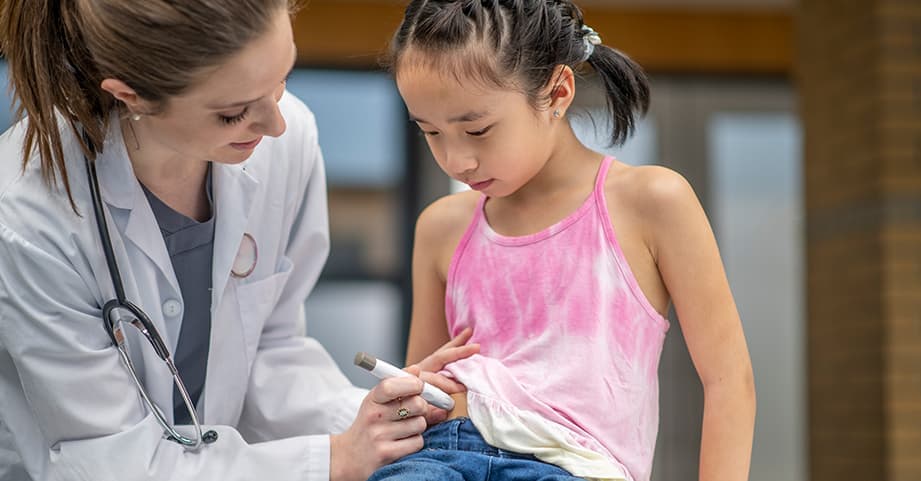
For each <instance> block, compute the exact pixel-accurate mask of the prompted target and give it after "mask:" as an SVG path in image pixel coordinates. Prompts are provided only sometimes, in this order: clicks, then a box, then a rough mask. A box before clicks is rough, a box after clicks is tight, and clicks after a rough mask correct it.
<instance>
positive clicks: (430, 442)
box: [422, 417, 536, 459]
mask: <svg viewBox="0 0 921 481" xmlns="http://www.w3.org/2000/svg"><path fill="white" fill-rule="evenodd" d="M422 438H423V440H424V441H425V448H424V449H449V450H455V451H473V452H478V453H482V454H486V455H489V456H500V457H506V458H523V459H536V458H534V456H532V455H530V454H522V453H514V452H511V451H505V450H503V449H499V448H497V447H495V446H492V445H490V444H488V443H487V442H486V440H484V439H483V436H482V435H480V432H479V431H478V430H477V428H476V426H474V425H473V422H472V421H471V420H470V418H466V417H459V418H454V419H449V420H447V421H444V422H442V423H439V424H436V425H435V426H432V427H430V428H429V429H428V430H426V431H425V433H423V434H422Z"/></svg>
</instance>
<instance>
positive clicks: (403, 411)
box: [397, 408, 409, 419]
mask: <svg viewBox="0 0 921 481" xmlns="http://www.w3.org/2000/svg"><path fill="white" fill-rule="evenodd" d="M397 416H400V419H406V416H409V409H406V408H400V409H399V410H398V411H397Z"/></svg>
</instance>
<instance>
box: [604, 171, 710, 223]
mask: <svg viewBox="0 0 921 481" xmlns="http://www.w3.org/2000/svg"><path fill="white" fill-rule="evenodd" d="M605 197H607V199H608V204H609V206H612V204H613V206H616V207H617V210H618V211H619V212H621V213H622V214H627V215H635V216H637V218H642V219H645V220H646V222H648V223H653V222H663V221H666V222H667V221H668V219H669V218H671V217H672V216H674V215H676V214H680V213H681V211H683V210H685V209H687V208H689V207H690V208H693V207H695V206H697V205H698V204H699V201H698V199H697V195H696V194H695V193H694V189H693V188H692V187H691V185H690V184H689V183H688V181H687V179H685V178H684V176H682V175H681V174H680V173H678V172H676V171H674V170H672V169H670V168H668V167H663V166H658V165H642V166H631V165H628V164H625V163H623V162H618V161H615V162H614V164H612V166H611V169H610V171H609V173H608V177H607V179H606V180H605ZM613 215H614V213H613V212H612V216H613Z"/></svg>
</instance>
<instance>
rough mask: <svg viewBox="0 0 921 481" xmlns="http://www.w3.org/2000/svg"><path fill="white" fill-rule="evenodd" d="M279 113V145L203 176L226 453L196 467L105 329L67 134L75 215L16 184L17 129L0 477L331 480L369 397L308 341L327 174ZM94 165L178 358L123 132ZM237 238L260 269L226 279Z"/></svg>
mask: <svg viewBox="0 0 921 481" xmlns="http://www.w3.org/2000/svg"><path fill="white" fill-rule="evenodd" d="M280 107H281V110H282V113H283V115H284V117H285V119H286V120H287V122H288V129H287V132H286V133H285V134H284V135H283V136H281V137H279V138H277V139H273V138H265V139H264V140H263V142H262V143H261V144H260V145H259V146H258V147H257V148H256V150H255V152H254V153H253V155H252V157H251V158H250V159H249V160H247V161H246V163H245V164H242V165H237V166H229V165H220V164H214V167H213V188H214V209H215V215H216V226H215V237H214V261H213V263H214V266H213V275H212V276H213V277H212V283H213V292H212V299H211V302H212V329H211V347H210V351H209V354H208V370H207V381H206V384H205V388H204V392H203V394H202V398H201V400H200V402H199V412H200V414H201V416H202V422H203V424H204V425H205V426H206V429H214V430H216V431H217V432H218V434H219V438H218V440H217V442H216V443H214V444H211V445H206V446H204V447H203V448H202V449H201V451H200V452H198V453H193V452H187V451H185V450H184V449H183V448H182V447H181V446H180V445H178V444H176V443H174V442H171V441H167V440H164V438H163V430H162V428H161V427H160V426H159V425H158V424H157V422H156V419H155V418H154V417H153V416H152V415H150V414H149V412H148V410H147V408H146V406H145V404H144V403H143V402H142V400H141V398H140V395H139V394H138V391H137V389H136V388H135V386H134V385H133V381H132V379H131V377H130V376H129V374H128V371H127V369H126V368H125V366H124V365H123V364H122V361H121V360H120V358H119V356H118V354H117V351H116V349H115V348H114V347H113V346H112V344H111V342H110V340H109V338H108V336H107V334H106V332H105V330H104V329H103V324H102V318H101V306H102V305H103V304H104V303H105V302H106V301H107V300H109V299H112V298H114V297H115V294H114V289H113V287H112V282H111V279H110V276H109V274H108V271H107V269H106V265H105V261H104V257H103V254H102V248H101V244H100V241H99V238H98V237H99V236H98V232H97V230H96V229H97V227H96V223H95V218H94V216H93V211H92V203H91V200H90V194H89V187H88V185H87V175H86V168H85V166H84V163H83V157H82V155H81V154H80V151H79V150H78V147H77V144H76V142H75V140H74V138H73V135H71V134H69V133H68V134H66V135H65V153H66V154H65V155H66V157H67V159H68V172H69V175H70V184H71V188H72V189H73V196H74V199H75V201H76V203H77V206H78V208H79V211H80V213H81V214H82V217H78V216H77V215H75V214H74V213H73V212H72V211H71V209H70V207H69V205H68V203H67V200H66V196H65V195H64V194H63V191H62V190H60V187H58V190H57V191H54V192H52V191H50V190H49V189H48V188H47V187H46V185H45V184H43V183H42V180H41V176H40V173H39V170H38V166H37V162H33V163H32V164H30V166H29V167H28V168H27V169H26V171H25V172H24V173H22V172H21V170H20V163H19V159H21V148H22V147H21V145H22V139H23V132H24V130H23V129H22V125H21V124H20V125H19V126H14V127H13V128H12V129H11V130H10V131H8V132H7V133H6V134H4V135H3V137H2V138H0V479H2V480H7V479H21V477H22V476H24V475H23V474H22V473H23V466H24V469H25V470H26V471H27V472H28V475H29V476H30V477H31V478H33V479H35V480H66V481H75V480H88V481H89V480H92V481H105V480H116V479H118V480H125V479H130V480H140V479H157V480H167V479H168V480H197V481H206V480H222V481H231V480H253V479H271V480H274V481H283V480H298V481H303V480H320V479H324V480H325V479H328V478H329V436H328V435H327V434H328V433H331V432H341V431H343V430H345V428H347V427H348V426H349V425H350V424H351V422H352V420H353V417H354V415H355V413H356V412H357V409H358V406H359V404H360V402H361V399H362V397H363V396H364V394H365V391H363V390H360V389H357V388H355V387H353V386H351V384H350V383H349V382H348V381H347V380H346V378H345V377H344V376H343V375H342V373H341V372H340V371H339V369H338V368H337V367H336V365H335V364H334V363H333V361H332V359H331V358H330V357H329V355H328V354H327V353H326V351H325V350H324V349H323V348H322V347H321V346H320V345H319V344H318V343H317V342H316V341H315V340H313V339H311V338H308V337H304V336H303V329H304V322H305V321H304V312H303V304H304V299H305V298H306V296H307V294H308V293H309V292H310V290H311V289H312V288H313V286H314V284H315V282H316V280H317V277H318V276H319V273H320V270H321V268H322V266H323V264H324V262H325V260H326V256H327V254H328V251H329V234H328V220H327V210H326V187H325V175H324V170H323V160H322V155H321V153H320V149H319V145H318V144H317V131H316V123H315V121H314V118H313V114H312V113H311V112H310V111H309V110H308V109H307V107H305V106H304V105H303V104H302V103H301V102H300V101H299V100H297V99H296V98H294V97H293V96H292V95H291V94H288V93H286V94H285V95H284V97H283V99H282V100H281V102H280ZM97 166H98V171H99V181H100V185H101V191H102V196H103V199H104V202H105V204H106V211H107V216H108V219H109V220H108V222H109V229H110V233H111V237H112V242H113V244H114V249H115V253H116V258H117V262H118V266H119V268H120V270H121V275H122V277H123V280H124V284H125V289H126V294H127V297H128V299H129V300H132V301H134V302H135V303H136V304H138V305H139V306H140V307H141V308H142V309H144V310H145V311H146V312H147V313H148V315H149V316H150V317H151V319H152V320H153V322H154V324H155V325H156V326H157V328H158V329H159V330H160V333H161V335H162V336H163V337H164V341H165V342H166V343H167V345H168V346H170V347H171V349H173V350H175V347H176V344H177V337H178V334H179V328H180V325H179V322H180V319H181V309H180V310H179V311H180V312H179V314H178V315H176V316H173V317H170V316H169V315H168V313H169V312H175V309H174V308H175V307H176V305H177V304H176V302H177V301H180V304H179V305H180V306H181V295H180V290H179V285H178V283H177V281H176V276H175V274H174V272H173V269H172V264H171V262H170V258H169V255H168V253H167V250H166V247H165V244H164V242H163V237H162V236H161V233H160V230H159V228H158V225H157V221H156V219H155V217H154V215H153V213H152V211H151V209H150V207H149V205H148V203H147V200H146V199H145V196H144V193H143V191H142V189H141V186H140V184H139V183H138V181H137V179H136V178H135V176H134V173H133V170H132V168H131V163H130V162H129V160H128V157H127V154H126V150H125V146H124V142H123V140H122V137H121V134H120V130H119V127H118V125H117V121H114V122H113V125H112V128H111V129H110V133H109V139H108V140H107V142H106V144H105V149H104V152H103V153H102V154H101V155H100V157H99V159H98V161H97ZM244 233H249V234H250V235H252V237H253V238H254V239H255V240H256V242H257V245H258V253H259V258H258V263H257V264H256V268H255V271H254V272H253V273H252V275H250V276H249V277H247V278H244V279H237V278H234V277H231V275H230V268H231V264H232V262H233V260H234V258H235V256H236V254H237V251H238V248H239V246H240V242H241V239H242V237H243V234H244ZM168 302H171V304H170V307H171V309H165V308H164V305H165V304H166V303H168ZM164 311H166V312H164ZM131 331H132V329H130V328H129V329H126V332H130V336H131V342H130V344H129V350H130V353H131V356H132V358H133V361H134V362H135V364H136V367H137V369H138V371H139V373H140V376H141V377H142V382H144V384H145V385H146V386H147V389H148V391H149V392H150V394H151V396H152V398H153V400H154V402H155V403H156V404H157V406H159V407H160V408H161V409H162V410H163V411H164V413H165V415H166V418H167V419H172V406H173V402H172V399H173V395H172V393H173V385H172V381H171V377H170V375H169V373H168V371H167V369H166V367H165V365H164V364H163V362H162V361H160V360H159V359H158V358H157V357H156V355H155V354H154V352H153V350H152V349H150V347H149V345H146V344H145V343H142V342H140V341H139V339H140V338H139V336H137V333H135V332H131ZM184 432H190V430H184ZM17 453H18V456H19V457H21V464H20V463H18V462H16V461H14V460H15V458H16V457H17ZM17 473H18V474H17Z"/></svg>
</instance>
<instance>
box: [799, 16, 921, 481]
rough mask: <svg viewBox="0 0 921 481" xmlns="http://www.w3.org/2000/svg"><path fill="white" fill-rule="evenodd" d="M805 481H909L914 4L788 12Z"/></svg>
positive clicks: (918, 329) (913, 377) (920, 188)
mask: <svg viewBox="0 0 921 481" xmlns="http://www.w3.org/2000/svg"><path fill="white" fill-rule="evenodd" d="M797 10H798V11H797V19H796V23H797V59H796V82H797V87H798V89H799V95H800V107H801V114H802V118H803V127H804V132H805V142H804V146H805V184H806V185H805V193H806V222H807V259H808V260H807V294H808V296H807V304H808V320H809V325H808V341H807V342H808V344H807V345H808V351H809V354H808V357H809V389H808V392H809V418H810V421H809V433H810V440H809V447H810V456H809V459H810V465H811V469H810V471H811V479H812V481H823V480H840V479H861V478H863V479H879V480H891V481H918V480H921V2H919V1H918V0H858V1H849V2H841V1H837V0H800V2H799V5H798V7H797Z"/></svg>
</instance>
